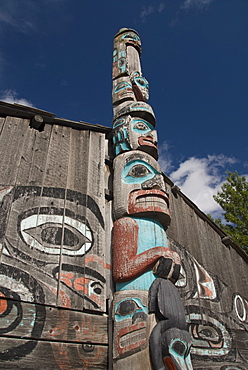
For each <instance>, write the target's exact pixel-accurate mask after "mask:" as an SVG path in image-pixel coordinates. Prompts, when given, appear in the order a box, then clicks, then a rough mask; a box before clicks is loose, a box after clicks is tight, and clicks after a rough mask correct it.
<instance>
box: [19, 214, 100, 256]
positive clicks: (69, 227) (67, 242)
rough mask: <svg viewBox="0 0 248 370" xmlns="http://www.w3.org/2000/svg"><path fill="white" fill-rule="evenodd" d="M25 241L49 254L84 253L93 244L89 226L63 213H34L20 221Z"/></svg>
mask: <svg viewBox="0 0 248 370" xmlns="http://www.w3.org/2000/svg"><path fill="white" fill-rule="evenodd" d="M20 232H21V236H22V238H23V239H24V241H25V242H26V243H27V244H28V245H29V246H30V247H31V248H35V249H37V250H39V251H41V252H44V253H48V254H53V255H56V254H60V249H61V247H62V250H63V254H65V255H68V256H79V255H84V254H85V253H86V252H87V251H88V250H89V249H90V248H91V246H92V244H93V235H92V231H91V230H90V228H89V226H87V225H86V223H83V222H82V221H79V220H75V219H73V218H71V217H68V216H62V215H46V214H45V215H44V214H39V215H37V214H34V215H31V216H29V217H27V218H25V219H23V220H22V221H21V223H20Z"/></svg>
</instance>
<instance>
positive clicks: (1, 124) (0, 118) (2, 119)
mask: <svg viewBox="0 0 248 370" xmlns="http://www.w3.org/2000/svg"><path fill="white" fill-rule="evenodd" d="M4 121H5V118H3V117H0V135H1V131H2V128H3V125H4Z"/></svg>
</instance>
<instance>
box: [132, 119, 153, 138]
mask: <svg viewBox="0 0 248 370" xmlns="http://www.w3.org/2000/svg"><path fill="white" fill-rule="evenodd" d="M139 123H141V124H142V125H140V126H143V127H142V128H138V124H139ZM131 127H132V130H133V131H134V132H137V133H138V134H142V135H144V134H147V133H148V132H149V131H152V130H154V127H153V126H152V125H151V124H150V123H149V122H147V121H145V120H144V119H135V120H133V121H132V126H131Z"/></svg>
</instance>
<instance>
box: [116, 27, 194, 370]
mask: <svg viewBox="0 0 248 370" xmlns="http://www.w3.org/2000/svg"><path fill="white" fill-rule="evenodd" d="M140 54H141V43H140V37H139V35H138V34H137V32H136V31H134V30H130V29H121V30H120V31H119V33H118V34H117V35H116V36H115V39H114V52H113V92H112V102H113V111H114V119H113V149H114V155H115V158H114V165H113V167H114V180H113V194H114V200H113V213H114V227H113V237H112V249H113V277H114V281H115V283H116V292H115V295H114V304H113V318H114V348H113V357H114V368H115V369H124V368H125V366H127V364H128V367H129V368H134V367H135V368H137V366H139V368H140V369H141V368H142V367H144V368H147V369H148V368H149V369H153V370H156V369H160V370H162V369H167V368H169V369H192V365H191V359H190V346H191V337H190V334H189V333H188V332H187V330H186V329H187V328H186V320H185V315H184V308H183V304H182V301H181V298H180V295H179V293H178V289H177V288H176V287H175V285H174V284H175V282H176V281H177V280H178V278H179V274H180V266H181V259H180V255H179V254H178V253H177V252H175V251H173V250H171V248H170V244H169V242H168V238H167V235H166V229H167V227H168V226H169V224H170V220H171V215H170V211H169V198H168V194H167V189H166V186H165V183H164V179H163V174H162V172H161V169H160V167H159V165H158V162H157V159H158V147H157V133H156V130H155V123H156V119H155V115H154V113H153V110H152V108H151V107H150V106H149V105H148V104H147V100H148V98H149V83H148V81H147V80H146V79H145V77H143V76H142V72H141V66H140ZM118 57H119V58H118ZM168 302H169V304H168ZM127 358H128V362H127V361H126V359H127Z"/></svg>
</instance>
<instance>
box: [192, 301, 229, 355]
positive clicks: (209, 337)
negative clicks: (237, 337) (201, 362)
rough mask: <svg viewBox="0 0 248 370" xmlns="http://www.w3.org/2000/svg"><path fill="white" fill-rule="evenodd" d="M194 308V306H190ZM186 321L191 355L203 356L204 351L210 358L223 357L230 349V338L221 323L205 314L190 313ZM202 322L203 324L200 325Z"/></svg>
mask: <svg viewBox="0 0 248 370" xmlns="http://www.w3.org/2000/svg"><path fill="white" fill-rule="evenodd" d="M191 307H194V306H191ZM189 317H191V318H192V322H190V320H188V317H187V316H186V321H188V330H189V333H190V334H191V337H192V339H193V345H192V348H191V353H192V354H195V355H200V356H204V355H205V353H206V350H207V351H208V353H209V355H211V356H213V357H214V356H224V355H226V354H227V353H228V352H229V351H230V348H231V338H230V335H229V333H228V331H227V329H226V327H225V325H224V324H223V323H221V322H220V321H218V320H217V319H215V318H213V317H211V316H210V314H209V315H208V316H206V315H205V314H203V315H202V314H199V313H191V314H190V315H189ZM202 320H205V323H204V324H202Z"/></svg>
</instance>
